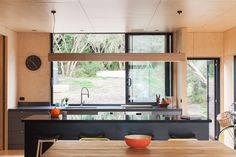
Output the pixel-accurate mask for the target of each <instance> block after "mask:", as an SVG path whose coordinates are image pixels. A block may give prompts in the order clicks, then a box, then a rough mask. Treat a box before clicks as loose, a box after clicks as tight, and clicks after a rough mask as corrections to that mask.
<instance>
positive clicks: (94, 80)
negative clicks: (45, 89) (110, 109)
mask: <svg viewBox="0 0 236 157" xmlns="http://www.w3.org/2000/svg"><path fill="white" fill-rule="evenodd" d="M170 37H171V34H138V35H136V34H53V43H52V46H53V47H52V50H53V53H132V52H136V53H138V52H147V53H150V52H151V53H154V52H155V53H156V52H157V53H165V52H169V51H171V49H170V46H169V45H170V44H169V43H170V42H169V41H170ZM169 65H170V63H165V62H129V63H125V62H77V61H73V62H72V61H71V62H69V61H68V62H62V61H58V62H53V63H52V67H53V68H52V69H53V72H52V76H53V78H52V80H53V87H52V101H53V103H56V102H60V101H61V99H62V98H64V97H68V98H69V103H70V104H80V103H81V97H80V93H81V89H82V87H87V88H88V89H89V93H90V97H89V98H84V99H83V100H85V101H86V103H87V104H125V103H139V102H145V103H149V102H155V101H156V100H155V95H156V94H161V96H162V97H164V96H167V95H170V92H169V91H170V86H171V85H170V80H171V78H170V76H171V75H170V73H171V70H170V66H169Z"/></svg>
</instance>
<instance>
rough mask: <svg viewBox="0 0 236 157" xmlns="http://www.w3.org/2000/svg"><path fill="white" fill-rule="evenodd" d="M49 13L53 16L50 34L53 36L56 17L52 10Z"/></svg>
mask: <svg viewBox="0 0 236 157" xmlns="http://www.w3.org/2000/svg"><path fill="white" fill-rule="evenodd" d="M51 13H52V16H53V25H52V34H54V32H55V23H56V17H55V14H56V10H52V11H51Z"/></svg>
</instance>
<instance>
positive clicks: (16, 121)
mask: <svg viewBox="0 0 236 157" xmlns="http://www.w3.org/2000/svg"><path fill="white" fill-rule="evenodd" d="M8 130H9V131H17V130H24V123H23V122H22V121H21V118H12V117H9V119H8Z"/></svg>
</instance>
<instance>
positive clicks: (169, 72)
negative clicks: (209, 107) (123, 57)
mask: <svg viewBox="0 0 236 157" xmlns="http://www.w3.org/2000/svg"><path fill="white" fill-rule="evenodd" d="M56 34H124V36H125V52H124V53H129V36H131V35H165V36H166V38H165V39H166V41H165V44H166V45H165V48H166V53H173V33H168V32H167V33H165V32H163V33H161V32H151V33H144V32H132V33H114V32H109V33H56ZM50 51H51V52H50V53H54V52H53V33H51V34H50ZM128 68H129V67H128V62H125V91H124V92H125V103H126V104H130V105H131V104H154V103H156V102H138V103H135V102H129V101H128V100H129V96H128V86H127V83H128V82H127V81H128V80H127V78H128V77H127V76H128ZM50 69H51V77H50V91H51V104H52V103H53V62H51V63H50ZM165 80H167V81H165V95H166V96H173V63H172V62H165ZM101 105H107V104H101Z"/></svg>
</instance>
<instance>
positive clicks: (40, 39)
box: [17, 32, 51, 102]
mask: <svg viewBox="0 0 236 157" xmlns="http://www.w3.org/2000/svg"><path fill="white" fill-rule="evenodd" d="M17 37H18V39H17V40H18V53H17V57H18V58H17V65H18V68H17V70H18V74H17V86H18V88H17V91H18V92H17V93H18V94H17V97H18V98H19V97H25V101H28V102H49V101H50V95H51V93H50V77H51V72H50V62H48V53H49V52H50V34H49V33H25V32H24V33H18V36H17ZM29 55H37V56H39V57H40V58H41V61H42V65H41V67H40V69H38V70H37V71H30V70H29V69H27V68H26V66H25V60H26V58H27V57H28V56H29Z"/></svg>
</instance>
